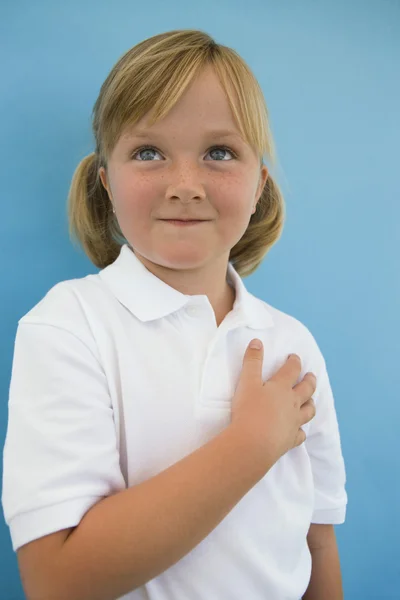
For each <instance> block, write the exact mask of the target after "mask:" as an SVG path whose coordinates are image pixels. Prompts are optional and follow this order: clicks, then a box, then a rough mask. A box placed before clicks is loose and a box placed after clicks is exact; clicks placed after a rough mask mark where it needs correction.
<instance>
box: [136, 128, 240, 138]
mask: <svg viewBox="0 0 400 600" xmlns="http://www.w3.org/2000/svg"><path fill="white" fill-rule="evenodd" d="M204 135H205V137H208V138H223V137H236V138H239V139H240V140H242V139H243V138H242V136H241V135H240V134H239V133H237V132H236V131H232V130H229V129H214V130H209V131H206V132H205V133H204ZM128 137H129V138H132V137H136V138H152V137H162V134H161V133H159V132H156V131H154V132H147V131H145V130H137V131H132V132H131V133H130V134H129V135H128Z"/></svg>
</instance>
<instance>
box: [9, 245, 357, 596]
mask: <svg viewBox="0 0 400 600" xmlns="http://www.w3.org/2000/svg"><path fill="white" fill-rule="evenodd" d="M228 281H230V283H231V285H233V286H234V288H235V289H236V301H235V305H234V308H233V311H232V312H231V313H229V314H228V315H227V317H226V318H225V319H224V321H223V322H222V323H221V325H220V326H219V327H218V328H217V325H216V321H215V316H214V312H213V310H212V308H211V305H210V303H209V300H208V298H207V296H205V295H203V296H202V295H197V296H188V295H185V294H182V293H180V292H178V291H177V290H175V289H174V288H172V287H170V286H169V285H167V284H166V283H164V282H163V281H161V280H160V279H159V278H157V277H156V276H155V275H153V274H152V273H151V272H150V271H148V270H147V269H146V268H145V267H144V265H143V264H142V263H141V262H140V261H139V260H138V258H137V257H136V256H135V254H134V253H133V251H132V249H131V248H130V246H129V245H128V244H125V245H124V246H122V248H121V252H120V255H119V257H118V258H117V259H116V261H115V262H114V263H113V264H111V265H110V266H108V267H106V268H105V269H103V270H101V271H100V272H99V273H98V274H95V275H88V276H86V277H83V278H80V279H72V280H67V281H62V282H60V283H58V284H56V285H55V286H54V287H53V288H51V289H50V290H49V292H48V293H47V294H46V295H45V297H44V298H43V299H42V300H41V301H40V302H39V303H38V304H37V305H36V306H34V307H33V308H32V309H31V310H30V311H29V312H28V313H27V314H26V315H24V316H23V317H22V318H21V319H20V321H19V323H18V329H17V334H16V339H15V348H14V359H13V366H12V377H11V384H10V395H9V420H8V429H7V435H6V442H5V446H4V453H3V490H2V504H3V510H4V515H5V520H6V523H7V524H8V526H9V527H10V534H11V539H12V545H13V549H14V550H15V551H16V550H17V548H19V547H20V546H22V545H23V544H26V543H27V542H29V541H31V540H33V539H36V538H39V537H41V536H44V535H47V534H49V533H52V532H55V531H57V530H60V529H64V528H66V527H73V526H76V525H78V523H79V522H80V520H81V519H82V517H83V515H84V514H85V513H86V512H87V511H88V510H89V509H90V508H91V507H92V506H93V505H94V504H95V503H96V502H98V501H99V500H100V498H102V497H104V496H108V495H110V494H114V493H117V492H118V491H119V490H123V489H124V488H125V487H126V486H133V485H137V484H140V483H141V482H143V481H145V480H147V479H149V478H150V477H153V476H154V475H156V474H157V473H160V472H161V471H163V470H165V469H166V468H168V467H169V466H170V465H172V464H174V463H176V462H177V461H179V460H180V459H182V458H183V457H185V456H187V455H188V454H190V453H191V452H193V451H194V450H195V449H196V448H199V447H200V446H202V445H203V444H205V443H207V442H208V441H209V440H211V439H212V438H213V437H214V436H215V435H217V434H218V433H219V432H221V431H222V430H223V429H224V428H225V427H226V426H227V425H229V422H230V413H231V401H232V397H233V395H234V392H235V387H236V384H237V381H238V378H239V375H240V372H241V369H242V360H243V355H244V352H245V350H246V348H247V345H248V343H249V342H250V340H251V339H252V338H254V337H259V338H261V339H262V340H263V343H264V363H263V380H264V381H265V380H266V379H267V378H269V377H270V376H271V375H272V374H273V373H275V372H276V370H277V369H278V368H279V367H280V366H281V365H282V364H283V363H284V362H285V361H286V358H287V356H288V354H290V353H291V352H295V353H297V354H298V355H299V356H300V357H301V359H302V372H301V376H300V378H299V381H300V380H301V379H302V378H303V377H304V375H305V373H306V372H307V371H313V372H314V373H315V374H316V375H317V380H318V383H317V390H316V393H315V395H314V399H315V402H316V407H317V414H316V416H315V417H314V419H313V420H312V421H311V422H310V423H308V424H306V425H305V426H304V430H305V432H306V434H307V436H308V437H307V441H306V443H304V444H302V445H301V446H300V447H297V448H294V449H292V450H290V451H289V452H288V453H286V454H285V455H284V456H283V457H281V458H280V459H279V460H278V461H277V463H275V465H274V466H273V467H272V468H271V470H270V471H269V472H268V473H267V474H266V475H265V476H264V477H263V478H262V479H261V480H260V481H259V482H258V483H257V484H256V485H255V486H254V487H253V488H252V489H251V490H250V491H249V492H248V493H247V494H246V495H245V496H244V497H243V499H242V500H241V501H240V502H239V503H238V504H237V505H236V506H235V507H234V508H233V510H232V511H231V512H230V513H229V514H228V515H227V517H226V518H225V519H224V520H223V521H222V522H221V523H220V524H219V525H218V526H217V527H216V528H215V529H214V530H213V531H212V532H211V533H210V534H209V535H208V536H207V537H206V538H205V539H204V540H203V541H202V542H201V543H200V544H198V545H197V546H196V547H195V548H194V549H193V550H192V551H191V552H190V553H189V554H187V555H186V556H185V557H183V558H182V559H181V560H180V561H179V562H178V563H176V564H175V565H173V566H172V567H170V568H169V569H167V570H166V571H164V572H163V573H162V574H161V575H159V576H158V577H155V578H154V579H152V580H151V581H149V582H148V583H147V584H146V585H145V586H143V587H142V588H140V589H137V590H135V591H133V592H131V593H129V594H127V595H126V596H124V599H126V600H128V599H129V600H139V599H140V600H145V599H147V600H188V599H189V598H190V600H206V599H207V600H208V599H209V598H221V599H222V598H224V599H225V598H226V599H227V598H229V600H236V599H237V600H243V598H251V599H252V600H265V598H271V599H274V600H298V599H299V598H300V597H301V596H302V594H303V593H304V591H305V590H306V588H307V586H308V583H309V579H310V575H311V556H310V552H309V550H308V545H307V541H306V535H307V532H308V529H309V526H310V523H311V522H313V523H333V524H339V523H343V522H344V519H345V512H346V504H347V494H346V491H345V481H346V476H345V467H344V461H343V457H342V452H341V444H340V436H339V429H338V423H337V418H336V412H335V407H334V399H333V395H332V390H331V387H330V383H329V378H328V374H327V370H326V364H325V360H324V358H323V356H322V354H321V352H320V350H319V347H318V345H317V343H316V341H315V339H314V337H313V336H312V334H311V333H310V331H309V330H308V329H307V327H306V326H305V325H303V324H302V323H301V322H300V321H298V320H297V319H295V318H294V317H291V316H289V315H287V314H285V313H283V312H282V311H279V310H277V309H276V308H274V307H272V306H271V305H269V304H267V303H266V302H265V301H263V300H261V299H258V298H256V297H255V296H254V295H252V294H250V293H249V292H248V291H247V290H246V287H245V285H244V283H243V281H242V279H241V278H240V277H239V275H238V274H237V272H236V271H235V269H234V268H233V266H232V264H231V263H229V265H228ZM205 485H206V482H205ZM182 493H184V490H182Z"/></svg>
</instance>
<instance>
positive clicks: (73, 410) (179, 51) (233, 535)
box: [2, 30, 347, 600]
mask: <svg viewBox="0 0 400 600" xmlns="http://www.w3.org/2000/svg"><path fill="white" fill-rule="evenodd" d="M93 128H94V136H95V142H96V149H95V151H94V152H93V153H92V154H90V155H89V156H87V157H86V158H84V159H83V160H82V161H81V163H80V164H79V165H78V168H77V170H76V172H75V174H74V177H73V180H72V184H71V189H70V195H69V220H70V232H71V234H72V235H73V236H74V237H75V238H77V239H78V241H79V242H80V243H81V245H82V247H83V248H84V250H85V252H86V254H87V255H88V257H89V258H90V259H91V260H92V261H93V263H94V264H95V265H96V266H97V267H99V269H100V271H99V273H97V274H95V275H88V276H86V277H83V278H81V279H72V280H68V281H62V282H60V283H58V284H57V285H55V286H54V287H53V288H52V289H50V290H49V292H48V293H47V294H46V296H45V297H44V298H43V299H42V300H41V301H40V302H39V303H38V304H37V305H36V306H35V307H33V308H32V310H31V311H29V312H28V313H27V314H26V315H25V316H24V317H22V318H21V319H20V321H19V323H18V330H17V335H16V341H15V351H14V360H13V371H12V379H11V386H10V399H9V422H8V431H7V438H6V444H5V448H4V471H3V498H2V501H3V507H4V513H5V518H6V522H7V524H8V525H9V527H10V533H11V539H12V544H13V549H14V550H15V551H16V552H17V553H18V563H19V568H20V572H21V577H22V582H23V585H24V589H25V592H26V595H27V598H28V599H31V598H32V599H33V598H40V599H41V600H50V599H55V598H56V599H57V600H64V599H65V600H67V599H68V600H112V599H116V598H124V599H126V600H128V599H129V600H139V599H140V600H144V599H151V600H209V599H213V598H215V599H218V600H225V599H226V600H228V599H229V600H236V599H237V600H239V599H240V600H242V599H243V598H251V599H252V600H261V599H263V600H265V599H266V598H268V599H270V600H299V598H301V596H302V595H303V594H304V596H303V598H305V599H307V600H317V599H318V600H320V599H321V598H323V599H324V600H339V598H342V591H341V580H340V579H341V577H340V567H339V559H338V552H337V546H336V541H335V535H334V530H333V525H334V524H339V523H343V521H344V519H345V510H346V503H347V496H346V491H345V469H344V462H343V457H342V452H341V444H340V436H339V429H338V423H337V419H336V413H335V407H334V399H333V395H332V390H331V387H330V384H329V378H328V374H327V370H326V364H325V361H324V358H323V356H322V354H321V352H320V350H319V347H318V345H317V343H316V341H315V339H314V337H313V336H312V334H311V333H310V331H309V330H308V329H307V328H306V327H305V326H304V325H303V324H302V323H301V322H299V321H298V320H296V319H295V318H294V317H291V316H289V315H287V314H285V313H283V312H282V311H279V310H278V309H276V308H274V307H272V306H271V305H269V304H267V303H266V302H264V301H263V300H261V299H259V298H256V297H255V296H254V295H252V294H251V293H249V292H248V291H247V289H246V287H245V285H244V283H243V281H242V277H245V276H247V275H249V274H251V273H253V272H254V271H255V270H256V269H257V267H258V266H259V265H260V263H261V261H262V259H263V257H264V256H265V255H266V253H267V252H268V250H269V249H270V248H271V247H272V246H273V244H274V243H275V242H276V241H277V240H278V239H279V237H280V234H281V232H282V227H283V221H284V203H283V198H282V195H281V193H280V190H279V188H278V186H277V184H276V183H275V182H274V180H273V179H272V177H271V175H270V174H269V171H268V168H267V166H266V165H265V164H264V162H263V157H264V155H265V156H266V157H267V158H270V159H272V158H273V156H274V151H273V140H272V136H271V132H270V128H269V123H268V112H267V108H266V106H265V101H264V98H263V95H262V91H261V89H260V86H259V85H258V83H257V81H256V79H255V78H254V75H253V74H252V72H251V70H250V69H249V67H248V66H247V65H246V64H245V63H244V61H243V60H242V59H241V58H240V57H239V56H238V54H237V53H236V52H235V51H234V50H232V49H230V48H227V47H225V46H222V45H219V44H217V43H216V42H215V41H214V40H213V39H212V38H211V37H210V36H209V35H207V34H206V33H204V32H201V31H196V30H183V31H172V32H167V33H164V34H160V35H156V36H154V37H152V38H150V39H147V40H144V41H143V42H141V43H139V44H138V45H137V46H135V47H133V48H132V49H130V50H129V51H128V52H126V54H124V55H123V56H122V57H121V58H120V60H119V61H118V62H117V64H116V65H115V66H114V68H113V69H112V71H111V72H110V74H109V75H108V77H107V79H106V80H105V82H104V84H103V85H102V87H101V90H100V94H99V97H98V99H97V101H96V103H95V106H94V115H93ZM141 163H143V164H141ZM255 340H259V341H260V342H262V345H261V349H258V348H252V347H251V346H250V342H251V341H255ZM291 353H294V356H291V357H288V355H289V354H291Z"/></svg>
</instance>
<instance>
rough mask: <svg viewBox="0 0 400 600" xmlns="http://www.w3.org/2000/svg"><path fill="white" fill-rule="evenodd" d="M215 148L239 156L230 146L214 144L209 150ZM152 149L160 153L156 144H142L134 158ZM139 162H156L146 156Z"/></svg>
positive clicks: (133, 155) (234, 156)
mask: <svg viewBox="0 0 400 600" xmlns="http://www.w3.org/2000/svg"><path fill="white" fill-rule="evenodd" d="M215 150H219V151H221V150H222V151H223V152H229V153H230V154H231V155H232V156H233V158H237V154H236V153H235V152H234V151H233V150H232V149H231V148H228V146H213V147H212V148H210V150H209V151H208V152H214V151H215ZM151 151H155V152H156V153H159V154H160V152H159V150H157V148H155V147H154V146H142V147H141V148H138V149H137V150H135V152H134V153H133V154H132V158H134V157H135V156H136V155H138V154H140V153H141V152H151ZM147 156H148V155H147ZM139 162H154V161H152V160H151V158H150V159H149V160H148V159H147V158H144V159H143V158H142V159H141V160H140V161H139ZM213 162H215V161H213ZM216 162H227V161H226V160H224V159H222V160H218V161H216ZM228 162H229V161H228Z"/></svg>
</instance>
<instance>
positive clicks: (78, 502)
mask: <svg viewBox="0 0 400 600" xmlns="http://www.w3.org/2000/svg"><path fill="white" fill-rule="evenodd" d="M101 498H103V496H84V497H81V498H75V499H73V500H67V501H65V502H59V503H58V504H54V505H51V506H44V507H42V508H38V509H36V510H31V511H29V512H24V513H21V514H18V515H16V516H15V517H14V518H13V519H12V520H11V521H10V523H9V528H10V535H11V541H12V547H13V550H14V552H16V551H17V550H18V548H20V547H21V546H23V545H24V544H27V543H28V542H32V541H33V540H35V539H38V538H40V537H43V536H45V535H49V534H50V533H55V532H56V531H60V530H61V529H66V528H68V527H75V526H76V525H78V523H79V522H80V521H81V519H82V517H83V516H84V514H85V513H86V512H87V511H88V510H89V509H90V508H91V507H92V506H94V504H96V501H99V500H100V499H101Z"/></svg>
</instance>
